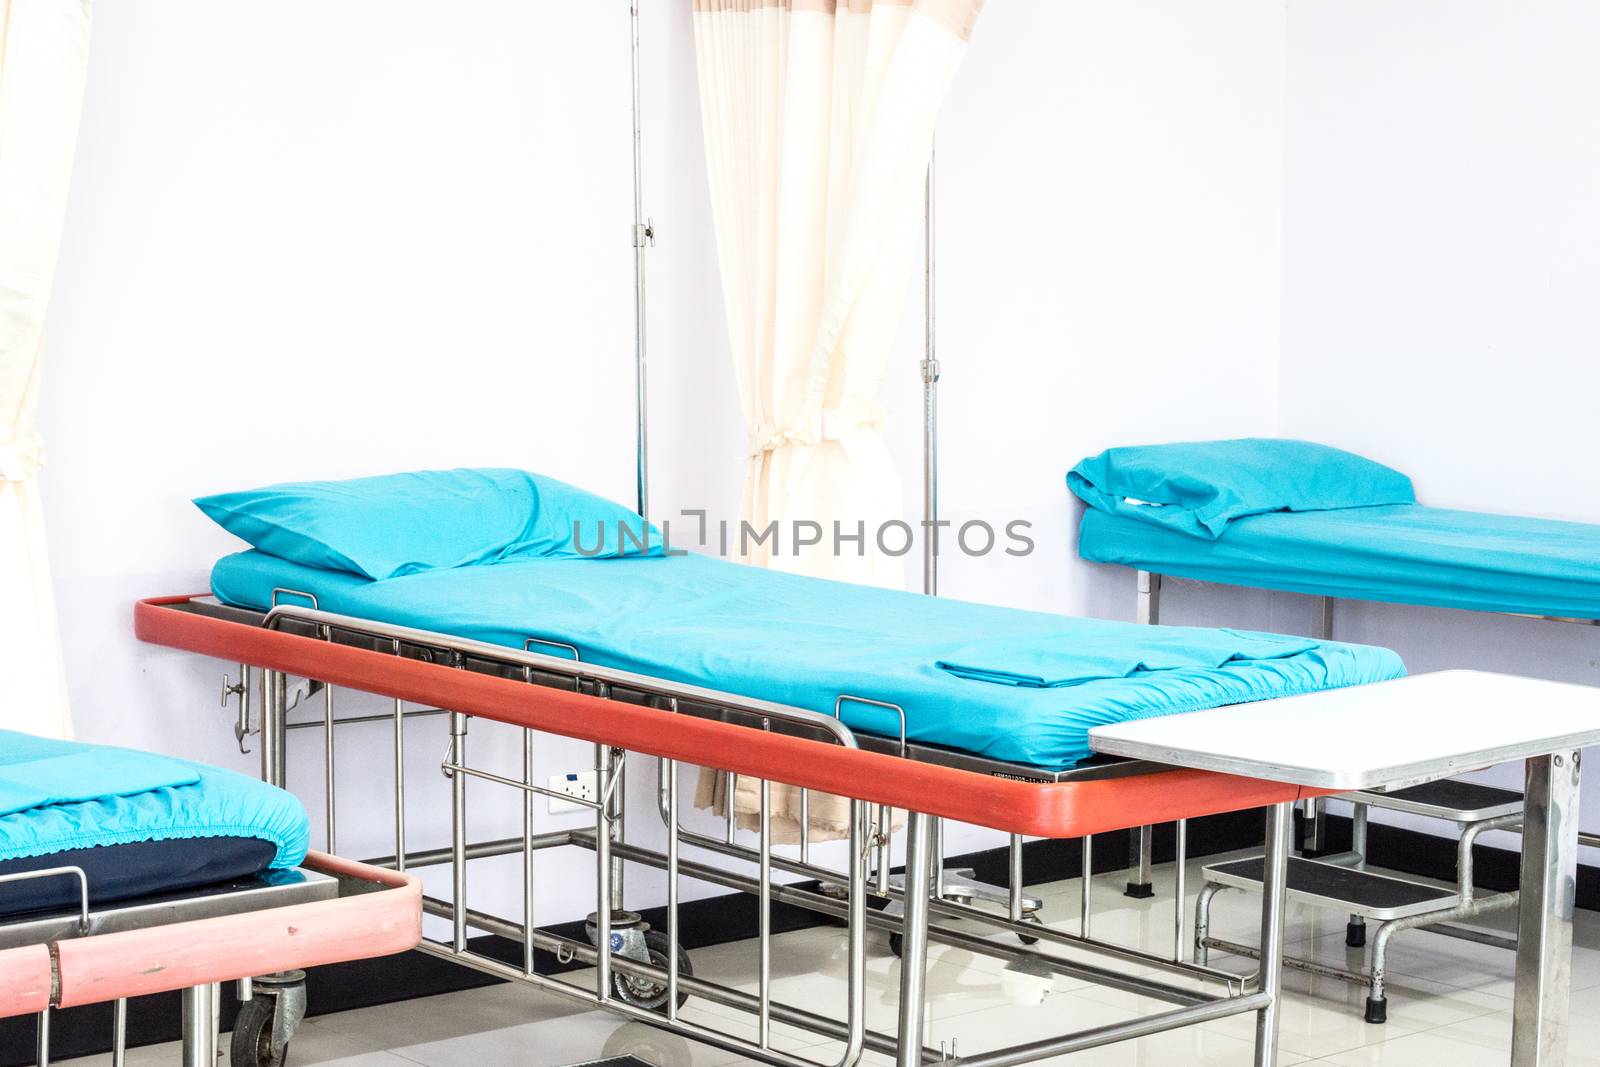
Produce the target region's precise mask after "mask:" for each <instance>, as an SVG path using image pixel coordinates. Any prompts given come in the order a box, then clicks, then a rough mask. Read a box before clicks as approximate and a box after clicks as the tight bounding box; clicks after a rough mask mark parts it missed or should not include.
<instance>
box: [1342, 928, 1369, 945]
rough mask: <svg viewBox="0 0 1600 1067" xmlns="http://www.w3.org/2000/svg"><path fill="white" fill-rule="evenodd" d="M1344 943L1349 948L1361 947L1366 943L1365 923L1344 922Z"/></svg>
mask: <svg viewBox="0 0 1600 1067" xmlns="http://www.w3.org/2000/svg"><path fill="white" fill-rule="evenodd" d="M1344 943H1345V944H1346V945H1347V946H1349V947H1350V948H1361V947H1362V946H1363V945H1365V944H1366V943H1367V924H1366V923H1345V924H1344Z"/></svg>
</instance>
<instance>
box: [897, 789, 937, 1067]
mask: <svg viewBox="0 0 1600 1067" xmlns="http://www.w3.org/2000/svg"><path fill="white" fill-rule="evenodd" d="M931 822H932V819H931V818H930V817H929V816H927V815H924V814H922V813H921V812H917V811H913V812H908V813H907V814H906V890H905V911H906V914H905V920H904V926H903V927H902V930H903V931H904V933H903V937H902V948H901V951H900V1030H899V1048H898V1049H897V1050H896V1056H895V1061H896V1063H897V1064H898V1065H899V1067H922V1007H923V999H924V990H925V986H924V983H925V982H926V980H927V967H928V892H929V885H928V882H929V877H930V875H931V872H932V862H931V860H932V857H931V856H930V855H929V853H930V851H931V849H930V842H929V837H930V833H929V831H930V829H931V827H930V825H929V824H930V823H931Z"/></svg>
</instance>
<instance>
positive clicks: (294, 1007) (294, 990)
mask: <svg viewBox="0 0 1600 1067" xmlns="http://www.w3.org/2000/svg"><path fill="white" fill-rule="evenodd" d="M275 979H276V976H273V977H267V978H258V979H256V981H255V991H254V995H253V996H252V997H251V998H250V999H249V1000H247V1001H245V1002H244V1003H243V1004H241V1005H239V1017H238V1019H236V1020H235V1021H234V1024H233V1040H232V1042H231V1043H230V1044H229V1047H228V1060H229V1062H230V1063H232V1064H233V1067H283V1065H284V1063H285V1062H287V1061H288V1058H289V1040H290V1039H291V1038H292V1037H294V1033H295V1031H296V1030H298V1029H299V1028H300V1020H301V1019H303V1018H305V1014H306V983H305V974H304V972H296V973H295V974H294V975H291V976H285V979H286V980H275Z"/></svg>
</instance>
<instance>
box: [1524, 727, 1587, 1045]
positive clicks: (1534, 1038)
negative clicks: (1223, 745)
mask: <svg viewBox="0 0 1600 1067" xmlns="http://www.w3.org/2000/svg"><path fill="white" fill-rule="evenodd" d="M1578 757H1579V753H1577V752H1571V751H1568V752H1557V753H1555V754H1554V755H1550V756H1540V757H1538V758H1536V759H1530V760H1528V762H1527V787H1526V790H1525V792H1524V799H1523V813H1522V814H1523V823H1522V883H1521V888H1522V894H1521V897H1520V899H1519V901H1518V904H1517V987H1516V1000H1515V1005H1514V1009H1513V1013H1512V1025H1511V1063H1512V1067H1535V1065H1538V1067H1554V1065H1556V1064H1560V1063H1564V1062H1565V1061H1566V1055H1567V1012H1568V1007H1569V1006H1568V1000H1569V998H1570V993H1571V988H1572V915H1573V909H1574V908H1575V906H1576V903H1577V887H1578V775H1579V759H1578Z"/></svg>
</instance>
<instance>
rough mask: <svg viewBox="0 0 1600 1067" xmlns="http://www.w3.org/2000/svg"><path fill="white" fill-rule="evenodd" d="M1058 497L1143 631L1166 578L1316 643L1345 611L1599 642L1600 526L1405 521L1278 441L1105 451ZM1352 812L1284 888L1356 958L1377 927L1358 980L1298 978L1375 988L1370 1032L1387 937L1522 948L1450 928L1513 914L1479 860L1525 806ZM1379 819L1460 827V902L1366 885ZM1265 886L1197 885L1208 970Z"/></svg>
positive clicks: (1358, 469)
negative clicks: (1226, 910)
mask: <svg viewBox="0 0 1600 1067" xmlns="http://www.w3.org/2000/svg"><path fill="white" fill-rule="evenodd" d="M1068 482H1069V485H1070V487H1071V488H1072V490H1073V492H1074V493H1075V494H1076V495H1077V496H1079V497H1080V498H1081V499H1083V500H1084V502H1085V503H1086V504H1087V505H1088V506H1087V508H1086V510H1085V512H1084V516H1083V522H1082V526H1081V528H1080V537H1079V554H1080V555H1081V556H1082V557H1083V558H1084V559H1088V560H1091V561H1095V562H1101V563H1114V564H1119V565H1122V566H1127V567H1131V568H1133V569H1134V570H1135V571H1136V589H1137V598H1138V599H1137V604H1136V616H1137V618H1138V620H1139V621H1140V622H1144V623H1156V622H1159V620H1160V611H1161V594H1162V589H1163V577H1169V578H1182V579H1192V580H1199V581H1205V582H1210V583H1214V584H1221V585H1235V586H1244V587H1251V588H1258V589H1273V590H1280V591H1285V592H1293V593H1303V594H1309V595H1312V596H1316V597H1319V598H1321V601H1320V609H1319V612H1318V620H1319V622H1318V626H1317V633H1318V636H1320V637H1323V638H1327V637H1331V636H1332V627H1333V607H1334V603H1335V601H1336V600H1338V599H1359V600H1376V601H1384V602H1388V603H1399V604H1415V605H1420V606H1427V607H1446V608H1456V609H1461V610H1468V611H1481V612H1492V613H1497V614H1506V615H1516V616H1521V617H1528V618H1537V619H1543V620H1547V621H1551V622H1559V623H1568V624H1579V625H1597V624H1600V526H1596V525H1589V524H1585V523H1577V522H1566V521H1560V520H1553V519H1538V518H1527V517H1522V516H1510V515H1495V514H1489V513H1483V512H1473V511H1460V510H1453V509H1447V508H1434V507H1426V506H1423V505H1420V504H1418V503H1416V498H1415V494H1414V492H1413V490H1412V486H1411V482H1410V479H1408V478H1406V477H1405V476H1404V475H1403V474H1401V473H1399V472H1397V471H1393V470H1391V469H1389V468H1387V467H1383V466H1381V465H1379V464H1376V463H1373V462H1371V461H1369V460H1366V459H1363V458H1362V457H1359V456H1354V455H1351V454H1349V453H1345V452H1341V451H1339V450H1337V449H1331V448H1327V447H1324V446H1320V445H1315V444H1311V443H1308V442H1299V441H1282V440H1240V441H1217V442H1198V443H1182V444H1172V445H1154V446H1143V447H1132V448H1113V449H1110V450H1107V451H1106V452H1103V453H1101V454H1100V455H1098V456H1094V457H1091V458H1089V459H1086V460H1084V461H1083V462H1082V463H1080V464H1079V465H1078V466H1077V467H1075V468H1074V469H1073V471H1072V473H1071V474H1070V475H1069V477H1068ZM1348 799H1352V800H1353V801H1354V804H1353V838H1354V841H1353V847H1352V849H1351V850H1350V851H1349V852H1346V853H1340V854H1338V855H1328V856H1322V857H1320V858H1322V859H1323V860H1325V861H1328V863H1331V864H1333V865H1334V866H1333V868H1332V869H1330V867H1329V866H1327V865H1322V866H1317V865H1312V864H1309V863H1307V862H1304V861H1296V864H1295V865H1294V867H1293V868H1292V869H1291V878H1292V880H1296V881H1298V882H1299V884H1298V885H1297V889H1298V890H1299V892H1298V893H1297V894H1296V895H1298V896H1300V897H1301V898H1302V899H1305V900H1308V901H1311V902H1316V903H1321V904H1324V905H1325V906H1329V907H1337V908H1340V909H1342V910H1346V911H1348V912H1349V915H1350V924H1349V927H1348V930H1347V938H1346V939H1347V942H1348V944H1350V945H1351V947H1359V946H1361V945H1363V944H1365V943H1366V942H1367V931H1366V925H1367V922H1368V921H1369V920H1371V921H1374V922H1376V923H1378V937H1377V940H1376V942H1375V944H1374V948H1373V952H1372V960H1371V962H1370V965H1369V966H1368V967H1366V968H1365V969H1364V970H1359V971H1351V970H1348V969H1345V968H1342V967H1335V966H1332V965H1328V964H1322V963H1314V962H1312V961H1308V960H1295V961H1292V963H1293V965H1295V966H1301V967H1304V968H1306V969H1310V970H1314V971H1316V972H1318V973H1323V974H1329V975H1332V976H1335V977H1340V978H1344V979H1346V980H1350V981H1355V982H1360V983H1363V984H1368V985H1370V987H1371V995H1370V996H1369V998H1368V1001H1367V1007H1366V1017H1367V1020H1368V1021H1369V1022H1382V1021H1383V1020H1384V1018H1385V1009H1384V995H1383V970H1384V951H1385V949H1386V948H1387V945H1388V942H1389V939H1390V937H1391V936H1392V935H1393V934H1395V933H1398V932H1401V931H1403V930H1407V929H1413V928H1427V929H1430V930H1433V931H1434V932H1436V933H1442V934H1446V935H1450V936H1461V937H1467V938H1469V939H1471V940H1475V941H1481V942H1486V943H1490V944H1497V945H1500V946H1502V947H1507V948H1512V947H1515V941H1514V939H1511V938H1507V937H1503V936H1499V935H1495V934H1493V933H1490V932H1487V931H1484V930H1481V929H1477V928H1472V927H1460V926H1457V925H1454V924H1455V922H1456V921H1458V920H1461V919H1470V918H1476V917H1478V916H1480V915H1483V914H1487V913H1489V912H1492V911H1496V910H1503V909H1505V908H1508V907H1511V906H1513V905H1514V904H1515V899H1516V898H1515V894H1494V893H1490V894H1485V893H1483V892H1482V891H1481V890H1478V889H1477V888H1476V887H1475V886H1474V885H1473V873H1472V872H1473V864H1472V846H1473V843H1474V841H1475V840H1476V838H1477V836H1478V835H1479V834H1480V833H1482V832H1485V831H1487V830H1495V829H1515V828H1516V827H1517V826H1518V825H1520V822H1521V812H1522V796H1521V794H1520V793H1518V792H1516V791H1515V790H1508V789H1500V788H1496V787H1492V786H1487V785H1481V784H1476V783H1467V782H1439V783H1431V784H1428V785H1424V786H1420V787H1417V788H1414V789H1410V790H1404V791H1401V792H1398V793H1391V794H1365V795H1362V796H1359V797H1354V798H1348ZM1307 807H1308V811H1307V813H1306V814H1307V817H1308V818H1307V822H1306V827H1307V832H1306V846H1307V849H1306V850H1307V853H1308V854H1317V853H1321V852H1322V851H1323V849H1324V845H1325V839H1324V835H1323V826H1322V823H1323V817H1322V804H1321V801H1313V802H1312V803H1311V804H1309V805H1307ZM1372 807H1378V808H1386V809H1391V810H1398V811H1403V812H1406V813H1409V814H1414V815H1422V816H1426V817H1430V818H1434V819H1438V820H1442V821H1446V822H1450V823H1452V824H1454V825H1456V826H1457V827H1458V828H1459V831H1460V843H1459V849H1458V853H1459V860H1458V864H1457V882H1456V885H1455V887H1454V888H1453V889H1443V890H1441V889H1439V888H1437V887H1430V886H1424V885H1421V884H1419V883H1416V882H1412V881H1409V880H1405V879H1396V878H1392V877H1387V876H1384V875H1381V874H1378V873H1376V872H1367V871H1365V869H1364V868H1365V860H1366V828H1367V816H1368V809H1369V808H1372ZM1579 840H1580V841H1581V842H1582V843H1583V844H1585V845H1600V835H1597V834H1590V833H1581V834H1580V835H1579ZM1135 847H1136V850H1137V851H1136V853H1135V855H1134V857H1132V862H1133V864H1134V866H1135V867H1137V868H1138V869H1140V870H1148V866H1149V853H1148V850H1149V835H1148V830H1146V831H1144V832H1143V833H1142V834H1141V835H1140V837H1139V839H1138V841H1137V842H1136V846H1135ZM1258 870H1259V863H1258V861H1256V860H1246V861H1238V862H1235V863H1230V864H1222V865H1218V866H1216V867H1213V868H1209V869H1208V870H1207V873H1206V877H1207V881H1208V886H1207V889H1206V891H1205V892H1204V893H1203V894H1202V898H1201V907H1200V911H1199V914H1197V919H1196V945H1197V951H1198V952H1199V953H1200V954H1201V956H1202V957H1203V955H1204V953H1205V951H1206V950H1207V948H1221V949H1223V950H1225V951H1235V950H1238V949H1239V948H1240V946H1238V945H1236V944H1233V943H1231V942H1228V941H1226V940H1223V939H1219V938H1215V937H1212V936H1210V935H1209V934H1208V933H1207V931H1206V928H1205V926H1206V924H1205V918H1204V916H1205V910H1206V908H1207V907H1208V906H1209V902H1210V900H1211V898H1212V896H1213V895H1214V894H1215V893H1216V892H1217V891H1218V890H1221V889H1224V888H1243V887H1247V886H1250V885H1253V884H1258V882H1259V877H1258ZM1141 880H1143V879H1141V878H1136V879H1135V882H1136V883H1137V882H1139V881H1141Z"/></svg>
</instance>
